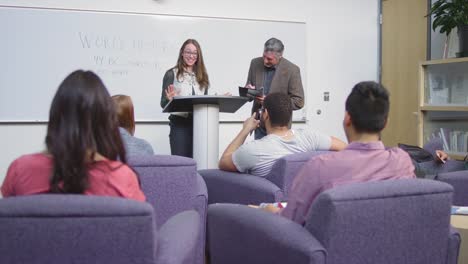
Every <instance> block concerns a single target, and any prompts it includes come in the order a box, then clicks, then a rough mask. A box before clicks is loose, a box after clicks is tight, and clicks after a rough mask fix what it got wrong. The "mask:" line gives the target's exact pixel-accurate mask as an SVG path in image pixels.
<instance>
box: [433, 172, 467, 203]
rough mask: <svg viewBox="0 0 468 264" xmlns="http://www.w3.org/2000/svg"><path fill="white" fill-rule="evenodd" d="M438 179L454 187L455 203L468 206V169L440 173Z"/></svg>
mask: <svg viewBox="0 0 468 264" xmlns="http://www.w3.org/2000/svg"><path fill="white" fill-rule="evenodd" d="M436 180H438V181H442V182H446V183H448V184H450V185H452V187H453V190H454V191H453V204H454V205H459V206H468V170H462V171H453V172H445V173H439V174H438V175H437V177H436Z"/></svg>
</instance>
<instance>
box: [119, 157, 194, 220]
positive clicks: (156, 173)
mask: <svg viewBox="0 0 468 264" xmlns="http://www.w3.org/2000/svg"><path fill="white" fill-rule="evenodd" d="M128 164H129V165H130V166H131V167H132V168H133V169H134V170H135V171H136V172H137V173H138V176H139V177H140V181H141V189H142V190H143V192H144V193H145V196H146V201H147V202H148V203H150V204H152V205H153V207H154V209H155V212H157V214H156V224H157V227H160V226H162V225H163V224H164V223H165V222H166V221H167V219H169V218H171V217H172V216H174V215H176V214H177V213H179V212H182V211H185V210H189V209H193V200H194V197H195V196H196V188H197V186H198V183H197V164H196V162H195V160H193V159H190V158H186V157H180V156H169V155H154V156H138V157H137V156H134V157H132V158H130V159H129V161H128Z"/></svg>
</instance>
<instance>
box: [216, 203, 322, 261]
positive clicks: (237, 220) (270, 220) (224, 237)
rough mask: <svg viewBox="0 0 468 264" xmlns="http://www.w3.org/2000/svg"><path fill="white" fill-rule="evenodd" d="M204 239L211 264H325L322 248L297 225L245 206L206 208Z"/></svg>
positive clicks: (228, 205)
mask: <svg viewBox="0 0 468 264" xmlns="http://www.w3.org/2000/svg"><path fill="white" fill-rule="evenodd" d="M207 237H208V238H207V246H208V250H209V254H210V263H211V264H219V263H223V264H230V263H233V264H234V263H236V264H237V263H243V264H250V263H252V264H253V263H255V264H262V263H265V264H266V263H268V264H271V263H295V264H302V263H308V264H310V263H325V257H326V251H325V249H324V248H323V246H322V245H321V244H320V243H319V242H318V241H317V240H316V239H315V238H314V237H313V236H312V235H311V234H310V233H309V232H308V231H307V230H306V229H305V228H303V227H302V226H301V225H299V224H297V223H295V222H293V221H290V220H288V219H286V218H284V217H282V216H279V215H276V214H272V213H269V212H265V211H263V210H259V209H254V208H250V207H247V206H245V205H236V204H213V205H210V206H209V207H208V231H207Z"/></svg>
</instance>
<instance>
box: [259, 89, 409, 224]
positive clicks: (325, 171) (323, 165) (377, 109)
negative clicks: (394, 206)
mask: <svg viewBox="0 0 468 264" xmlns="http://www.w3.org/2000/svg"><path fill="white" fill-rule="evenodd" d="M389 105H390V103H389V96H388V92H387V90H386V89H385V88H384V87H383V86H382V85H380V84H378V83H375V82H361V83H358V84H357V85H356V86H354V88H353V90H352V91H351V94H350V95H349V96H348V99H347V100H346V112H345V116H344V121H343V127H344V130H345V133H346V137H347V138H348V141H349V142H350V144H349V145H348V146H347V147H346V149H344V150H342V151H339V152H334V153H328V154H324V155H320V156H316V157H314V158H312V159H311V160H309V161H308V162H307V163H306V164H304V166H303V167H302V168H301V170H300V172H299V173H298V175H297V176H296V177H295V178H294V181H293V183H292V186H291V190H290V192H289V199H288V203H287V206H286V208H284V209H283V210H282V211H281V212H280V214H281V215H283V216H284V217H286V218H289V219H291V220H293V221H295V222H297V223H300V224H303V223H304V222H305V220H306V217H307V215H308V212H309V209H310V207H311V205H312V203H313V201H314V199H315V198H316V197H317V196H318V195H319V194H320V193H321V192H323V191H325V190H327V189H330V188H333V187H336V186H340V185H344V184H350V183H355V182H367V181H378V180H387V179H401V178H414V177H415V175H414V166H413V164H412V162H411V159H410V157H409V155H408V154H407V153H406V152H405V151H403V150H402V149H400V148H397V147H395V148H389V149H385V146H384V145H383V143H382V141H380V132H381V131H382V130H383V129H384V127H385V125H386V123H387V117H388V110H389ZM266 210H268V211H279V209H278V208H273V207H271V206H270V207H266Z"/></svg>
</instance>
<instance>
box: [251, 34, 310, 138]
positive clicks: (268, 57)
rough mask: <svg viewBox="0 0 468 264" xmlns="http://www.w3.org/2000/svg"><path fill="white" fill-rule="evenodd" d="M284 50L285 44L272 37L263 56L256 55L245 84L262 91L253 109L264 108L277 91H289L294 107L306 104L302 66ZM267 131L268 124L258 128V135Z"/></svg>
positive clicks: (256, 131)
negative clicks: (290, 59) (270, 96)
mask: <svg viewBox="0 0 468 264" xmlns="http://www.w3.org/2000/svg"><path fill="white" fill-rule="evenodd" d="M283 50H284V45H283V43H282V42H281V40H279V39H276V38H271V39H269V40H267V41H266V42H265V46H264V49H263V57H258V58H255V59H253V60H252V61H251V62H250V68H249V74H248V77H247V83H246V86H245V87H246V88H251V89H256V90H257V91H259V94H258V95H257V96H256V97H255V101H254V103H253V106H252V113H254V112H256V111H257V110H258V109H259V108H261V106H262V104H263V100H264V98H265V96H266V95H268V94H269V93H274V92H275V93H276V92H279V93H284V94H287V95H288V96H289V99H290V101H291V103H292V109H293V110H298V109H301V108H302V107H304V89H303V88H302V81H301V73H300V69H299V67H298V66H297V65H295V64H294V63H292V62H290V61H288V60H287V59H285V58H283ZM289 127H291V124H289ZM265 135H266V130H265V128H264V127H259V128H257V129H256V130H255V139H260V138H262V137H264V136H265Z"/></svg>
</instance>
